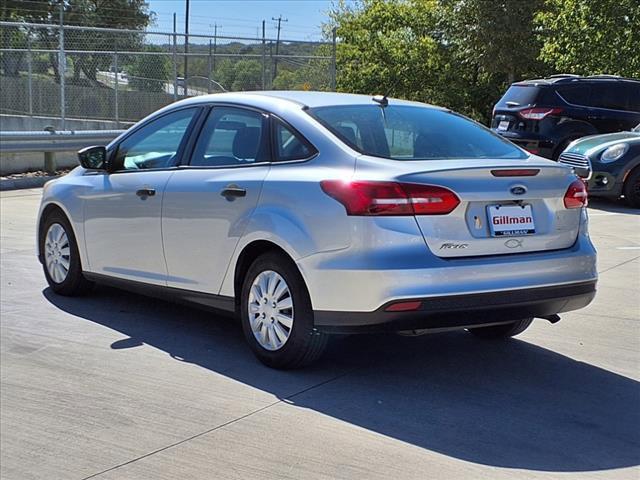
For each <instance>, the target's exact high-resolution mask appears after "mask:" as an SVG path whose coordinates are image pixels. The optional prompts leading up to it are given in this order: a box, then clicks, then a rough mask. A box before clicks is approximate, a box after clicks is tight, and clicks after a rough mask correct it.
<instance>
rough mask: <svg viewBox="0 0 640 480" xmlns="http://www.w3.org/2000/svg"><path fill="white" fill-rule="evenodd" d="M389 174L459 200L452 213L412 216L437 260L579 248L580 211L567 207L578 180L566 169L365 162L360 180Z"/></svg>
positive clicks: (538, 163)
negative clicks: (567, 198) (442, 189)
mask: <svg viewBox="0 0 640 480" xmlns="http://www.w3.org/2000/svg"><path fill="white" fill-rule="evenodd" d="M383 165H384V168H382V169H380V168H379V167H383ZM390 168H392V169H393V172H394V173H393V178H391V179H390V178H389V177H388V176H387V178H386V180H393V181H395V182H398V183H410V184H421V185H435V186H440V187H445V188H447V189H449V190H451V191H452V192H454V193H455V194H456V195H457V196H458V198H459V199H460V203H459V205H458V206H457V207H456V208H455V209H454V210H453V211H452V212H451V213H449V214H446V215H416V216H415V219H416V221H417V223H418V225H419V227H420V230H421V232H422V235H423V237H424V240H425V243H426V245H427V246H428V248H429V249H430V250H431V251H432V252H433V253H434V254H435V255H437V256H439V257H443V258H448V257H469V256H480V255H504V254H514V253H524V252H539V251H546V250H557V249H563V248H568V247H570V246H571V245H573V244H574V243H575V241H576V238H577V235H578V231H579V224H580V214H579V210H580V209H567V208H565V206H564V196H565V193H566V192H567V189H568V187H569V185H570V184H571V183H572V181H574V180H575V178H576V177H575V176H574V174H573V173H572V172H571V170H570V169H569V168H567V167H566V166H563V165H560V164H557V163H555V162H550V161H547V160H544V159H540V158H537V157H530V158H529V159H528V160H518V161H514V160H487V159H471V160H436V161H428V162H425V161H407V162H405V161H394V160H383V159H377V158H373V157H362V158H360V159H359V161H358V163H357V169H356V177H357V178H363V179H364V178H367V179H370V180H376V179H377V178H376V176H380V177H381V176H382V175H383V172H389V171H390ZM532 172H533V173H532ZM387 175H388V173H387Z"/></svg>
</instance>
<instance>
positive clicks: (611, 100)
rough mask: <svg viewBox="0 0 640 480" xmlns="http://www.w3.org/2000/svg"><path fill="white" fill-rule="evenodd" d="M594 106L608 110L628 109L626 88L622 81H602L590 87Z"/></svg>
mask: <svg viewBox="0 0 640 480" xmlns="http://www.w3.org/2000/svg"><path fill="white" fill-rule="evenodd" d="M591 94H592V101H591V102H590V103H591V104H592V105H593V106H594V107H599V108H607V109H609V110H629V101H628V98H629V97H628V95H627V89H626V87H625V85H624V83H622V82H602V83H597V84H595V85H593V86H592V87H591Z"/></svg>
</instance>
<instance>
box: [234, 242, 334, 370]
mask: <svg viewBox="0 0 640 480" xmlns="http://www.w3.org/2000/svg"><path fill="white" fill-rule="evenodd" d="M240 318H241V322H242V330H243V332H244V336H245V338H246V340H247V342H248V343H249V346H250V347H251V349H252V350H253V352H254V353H255V354H256V356H257V357H258V358H259V359H260V360H261V361H262V362H263V363H264V364H266V365H268V366H270V367H273V368H282V369H288V368H298V367H302V366H304V365H308V364H309V363H311V362H313V361H314V360H316V359H317V358H319V357H320V356H321V355H322V352H323V351H324V349H325V346H326V344H327V336H326V335H325V334H322V333H320V332H318V331H316V330H315V328H314V327H313V310H312V308H311V300H310V298H309V293H308V291H307V288H306V286H305V283H304V280H303V278H302V275H300V272H299V271H298V269H297V268H296V266H295V264H294V263H293V262H292V261H291V260H290V259H289V258H287V257H286V256H285V255H283V254H280V253H277V252H269V253H266V254H264V255H261V256H260V257H258V258H257V259H256V260H255V261H254V262H253V264H252V265H251V266H250V267H249V270H248V272H247V274H246V276H245V279H244V282H243V285H242V292H241V299H240Z"/></svg>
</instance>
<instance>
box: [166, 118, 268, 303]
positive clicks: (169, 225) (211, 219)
mask: <svg viewBox="0 0 640 480" xmlns="http://www.w3.org/2000/svg"><path fill="white" fill-rule="evenodd" d="M268 132H269V128H268V117H267V116H266V115H264V114H262V113H261V112H258V111H255V110H250V109H244V108H239V107H223V106H220V107H213V108H212V109H211V111H210V112H209V115H208V117H207V120H206V122H205V124H204V127H203V129H202V133H201V134H200V138H199V139H198V142H197V144H196V147H195V149H194V152H193V155H192V157H191V161H190V163H189V165H186V166H184V167H182V168H180V169H179V170H178V171H176V173H175V174H174V175H173V176H172V177H171V178H170V179H169V183H168V184H167V187H166V189H165V198H164V207H163V214H162V233H163V238H164V247H165V256H166V260H167V268H168V285H169V286H172V287H177V288H182V289H187V290H193V291H198V292H207V293H213V294H217V293H218V291H219V290H220V286H221V284H222V280H223V278H224V275H225V272H226V270H227V266H228V265H229V259H230V258H231V256H232V255H233V252H234V249H235V248H236V245H237V244H238V240H239V239H240V237H241V236H242V234H243V232H244V230H245V228H246V225H247V222H248V221H249V219H250V218H251V214H252V213H253V211H254V209H255V207H256V205H257V203H258V198H259V196H260V191H261V188H262V182H263V180H264V178H265V177H266V175H267V172H268V171H269V162H270V159H271V154H270V146H269V134H268Z"/></svg>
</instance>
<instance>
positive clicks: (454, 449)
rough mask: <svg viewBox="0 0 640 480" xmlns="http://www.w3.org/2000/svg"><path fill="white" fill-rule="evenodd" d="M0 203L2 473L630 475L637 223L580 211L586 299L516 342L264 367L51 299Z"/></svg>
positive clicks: (145, 316)
mask: <svg viewBox="0 0 640 480" xmlns="http://www.w3.org/2000/svg"><path fill="white" fill-rule="evenodd" d="M39 195H40V191H39V190H20V191H11V192H3V193H2V194H1V197H0V198H1V199H0V217H1V222H2V223H1V231H0V241H1V245H0V258H1V279H0V282H1V283H0V288H1V290H0V295H1V302H0V306H1V309H0V317H1V330H0V373H1V388H0V393H1V397H0V399H1V408H0V411H1V412H0V413H1V427H0V430H1V431H0V436H1V452H0V476H1V478H2V479H7V480H8V479H21V480H22V479H36V478H38V479H40V478H47V479H58V478H59V479H83V478H98V479H101V480H106V479H176V478H179V479H227V478H228V479H247V478H265V479H267V478H292V479H300V478H305V479H310V478H327V479H329V478H367V479H388V478H398V479H405V478H408V479H413V478H415V479H424V478H437V479H440V478H447V479H462V478H474V479H475V478H492V479H502V478H505V479H507V478H509V479H510V478H527V479H529V478H535V479H537V478H545V479H547V478H548V479H556V478H559V477H560V476H562V478H575V479H584V478H602V479H605V478H607V479H609V478H611V479H614V478H615V479H627V478H628V479H638V478H640V469H639V468H638V466H639V465H640V383H639V380H640V215H638V214H639V213H640V212H638V211H632V210H629V209H626V208H624V207H621V206H619V205H618V204H614V203H611V202H595V201H594V202H593V207H592V208H591V209H590V215H591V232H592V236H593V239H594V243H595V244H596V246H597V247H598V250H599V255H600V257H599V271H600V272H601V278H600V283H599V291H598V295H597V297H596V300H595V302H594V303H593V304H592V305H590V306H589V307H588V308H586V309H584V310H582V311H578V312H573V313H569V314H565V315H563V319H562V321H561V322H559V323H558V324H556V325H551V324H549V323H547V322H545V321H543V320H537V321H536V322H534V325H533V326H532V327H531V328H530V329H529V330H527V331H526V332H525V333H524V334H522V335H521V336H519V337H518V338H517V339H514V340H512V341H508V342H504V343H493V342H481V341H478V340H476V339H474V338H472V337H471V336H470V335H468V334H465V333H464V332H460V333H451V334H441V335H429V336H423V337H417V338H404V337H399V336H360V337H357V336H352V337H345V338H336V339H335V341H334V342H333V344H332V346H331V348H330V349H329V351H328V352H327V354H326V355H325V357H324V359H323V360H322V361H321V362H320V363H318V364H317V365H315V366H314V367H312V368H310V369H307V370H302V371H294V372H279V371H274V370H270V369H268V368H266V367H263V366H262V365H261V364H259V363H258V362H257V360H255V359H254V357H253V356H252V354H251V352H250V351H249V349H248V347H246V346H245V344H244V341H243V339H242V335H241V332H240V329H239V328H238V326H237V325H235V324H234V322H232V321H231V320H229V319H225V318H215V315H213V314H211V313H209V312H205V311H200V310H196V309H191V308H188V307H184V306H181V305H175V304H171V303H166V302H163V301H160V300H156V299H148V298H144V297H138V296H134V295H131V294H129V293H127V292H123V291H119V290H115V289H111V288H104V287H100V288H98V289H97V291H96V292H95V293H94V294H93V295H91V296H89V297H86V298H64V297H59V296H56V295H55V294H53V293H52V292H51V291H50V290H49V289H47V285H46V282H45V280H44V277H43V275H42V272H41V269H40V265H39V264H38V262H37V260H36V257H35V246H34V232H35V215H36V211H37V205H38V202H39Z"/></svg>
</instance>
